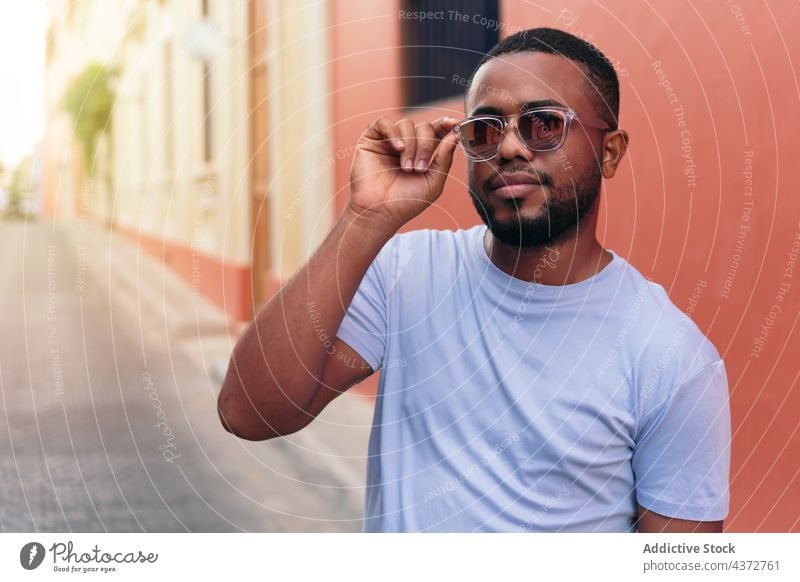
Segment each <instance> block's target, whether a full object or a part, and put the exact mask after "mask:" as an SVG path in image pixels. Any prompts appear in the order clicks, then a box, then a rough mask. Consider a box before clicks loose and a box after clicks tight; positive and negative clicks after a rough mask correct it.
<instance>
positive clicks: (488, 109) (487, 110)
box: [471, 99, 565, 117]
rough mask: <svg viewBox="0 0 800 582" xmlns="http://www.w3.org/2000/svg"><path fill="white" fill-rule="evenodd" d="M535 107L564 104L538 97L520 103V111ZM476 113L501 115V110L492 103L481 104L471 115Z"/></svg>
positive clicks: (560, 105)
mask: <svg viewBox="0 0 800 582" xmlns="http://www.w3.org/2000/svg"><path fill="white" fill-rule="evenodd" d="M537 107H565V105H564V104H563V103H561V102H559V101H556V100H555V99H538V100H536V101H527V102H526V103H523V104H522V107H520V111H527V110H529V109H535V108H537ZM476 115H500V116H502V115H503V112H502V111H501V110H500V109H498V108H497V107H494V106H492V105H482V106H481V107H478V108H477V109H475V111H473V112H472V114H471V117H474V116H476Z"/></svg>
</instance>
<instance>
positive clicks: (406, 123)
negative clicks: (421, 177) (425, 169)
mask: <svg viewBox="0 0 800 582" xmlns="http://www.w3.org/2000/svg"><path fill="white" fill-rule="evenodd" d="M395 125H396V126H397V128H398V129H399V130H400V139H402V140H403V143H404V144H405V147H404V148H403V151H402V152H401V153H400V167H401V168H403V170H405V171H406V172H412V171H413V170H414V156H415V155H416V151H417V141H416V133H417V132H416V130H415V128H414V122H413V121H411V120H410V119H401V120H400V121H398V122H397V123H396V124H395Z"/></svg>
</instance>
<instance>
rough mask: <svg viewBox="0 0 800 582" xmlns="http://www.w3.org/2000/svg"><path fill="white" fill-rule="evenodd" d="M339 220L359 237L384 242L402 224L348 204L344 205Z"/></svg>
mask: <svg viewBox="0 0 800 582" xmlns="http://www.w3.org/2000/svg"><path fill="white" fill-rule="evenodd" d="M340 221H341V222H343V223H344V224H345V225H346V228H347V230H348V231H351V230H352V231H355V232H356V233H357V235H358V236H359V237H366V239H367V240H376V241H380V242H384V243H385V242H387V241H388V240H389V239H390V238H392V237H393V236H394V235H395V234H396V233H397V231H398V230H399V229H400V227H401V226H402V225H399V224H394V223H393V222H392V221H391V220H390V219H388V218H384V217H381V216H377V215H376V214H375V213H373V212H369V211H358V210H355V209H353V208H351V207H350V206H346V207H345V209H344V212H342V214H341V216H340Z"/></svg>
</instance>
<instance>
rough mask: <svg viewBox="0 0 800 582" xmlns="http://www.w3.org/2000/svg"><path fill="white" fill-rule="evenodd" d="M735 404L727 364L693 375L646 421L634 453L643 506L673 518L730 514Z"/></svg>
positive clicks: (713, 518) (703, 518)
mask: <svg viewBox="0 0 800 582" xmlns="http://www.w3.org/2000/svg"><path fill="white" fill-rule="evenodd" d="M730 440H731V428H730V404H729V397H728V381H727V377H726V373H725V365H724V363H723V361H722V360H717V361H715V362H712V363H710V364H707V365H706V366H704V367H703V368H701V369H700V370H699V371H697V372H695V373H694V374H692V375H691V376H690V377H689V378H687V379H686V380H685V381H684V382H682V383H681V384H680V385H679V386H678V387H677V388H675V389H674V390H672V391H671V392H670V393H669V395H668V397H667V398H666V399H665V400H664V401H663V402H661V403H658V404H657V405H656V406H654V407H653V408H652V409H650V410H649V411H648V412H647V413H646V414H645V416H644V418H642V420H641V422H640V425H639V430H638V434H637V436H636V439H635V444H634V451H633V461H632V462H633V471H634V475H635V479H636V498H637V501H638V502H639V504H640V505H641V506H642V507H644V508H646V509H649V510H651V511H654V512H656V513H660V514H661V515H665V516H667V517H674V518H677V519H688V520H693V521H719V520H721V519H724V518H725V517H726V516H727V514H728V506H729V491H728V476H729V472H730Z"/></svg>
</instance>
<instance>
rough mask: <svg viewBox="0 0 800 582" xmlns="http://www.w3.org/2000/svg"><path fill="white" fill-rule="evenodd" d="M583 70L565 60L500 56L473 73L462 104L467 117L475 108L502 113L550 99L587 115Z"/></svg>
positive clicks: (541, 55)
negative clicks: (532, 102) (585, 112)
mask: <svg viewBox="0 0 800 582" xmlns="http://www.w3.org/2000/svg"><path fill="white" fill-rule="evenodd" d="M586 83H587V79H586V72H585V67H584V66H583V65H582V64H581V63H578V62H575V61H571V60H570V59H567V58H566V57H562V56H558V55H551V54H547V53H534V52H522V53H512V54H506V55H501V56H499V57H495V58H493V59H491V60H489V61H487V62H486V63H484V64H483V65H482V66H481V68H480V69H478V71H477V72H476V73H475V76H474V77H473V80H472V84H471V85H470V88H469V94H468V97H467V101H466V113H467V114H468V115H469V114H470V113H471V112H472V111H474V110H475V109H477V108H478V107H491V108H494V109H497V110H499V111H502V112H505V113H512V112H516V111H519V109H520V107H522V105H524V104H525V103H528V102H531V101H539V100H543V99H552V100H555V101H558V102H560V103H562V104H563V105H565V106H567V107H572V108H573V109H575V110H577V111H591V103H590V102H589V99H588V98H587V96H586Z"/></svg>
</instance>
